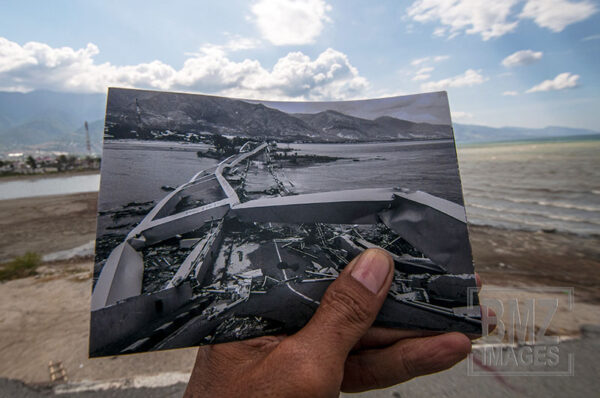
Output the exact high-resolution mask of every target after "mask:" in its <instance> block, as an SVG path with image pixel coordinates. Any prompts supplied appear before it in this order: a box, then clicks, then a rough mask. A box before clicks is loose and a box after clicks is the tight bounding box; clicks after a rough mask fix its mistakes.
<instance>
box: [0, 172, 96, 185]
mask: <svg viewBox="0 0 600 398" xmlns="http://www.w3.org/2000/svg"><path fill="white" fill-rule="evenodd" d="M94 174H100V169H93V170H68V171H53V172H50V173H41V174H16V175H15V174H11V175H0V183H3V182H9V181H22V180H41V179H45V178H61V177H75V176H86V175H94Z"/></svg>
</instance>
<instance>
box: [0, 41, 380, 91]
mask: <svg viewBox="0 0 600 398" xmlns="http://www.w3.org/2000/svg"><path fill="white" fill-rule="evenodd" d="M231 47H232V46H231V45H224V46H219V45H205V46H204V47H202V48H201V49H200V51H198V52H197V53H192V54H187V59H186V60H185V62H184V64H183V66H182V67H181V68H180V69H176V68H174V67H173V66H171V65H169V64H166V63H164V62H162V61H159V60H156V61H152V62H148V63H140V64H136V65H123V66H121V65H113V64H111V63H109V62H105V63H96V62H95V59H94V57H95V56H96V55H98V54H99V52H100V50H99V48H98V46H96V45H95V44H92V43H90V44H88V45H87V46H86V47H85V48H81V49H73V48H70V47H59V48H54V47H50V46H49V45H47V44H44V43H39V42H29V43H25V44H24V45H19V44H18V43H15V42H12V41H10V40H8V39H6V38H2V37H0V91H20V92H28V91H33V90H53V91H67V92H105V91H106V88H107V87H109V86H115V87H136V88H147V89H160V90H181V91H193V92H201V93H211V94H220V95H227V96H235V97H248V98H263V99H281V100H283V99H306V100H308V99H312V100H314V99H340V100H341V99H352V98H358V97H364V93H365V91H366V89H367V88H368V86H369V84H368V81H367V80H366V79H365V78H364V77H362V76H361V75H360V74H359V72H358V70H357V69H356V68H355V67H354V66H353V65H352V64H351V63H350V61H349V59H348V57H347V56H346V55H345V54H344V53H342V52H340V51H337V50H334V49H331V48H329V49H326V50H325V51H323V52H321V53H320V54H319V55H317V56H316V57H315V58H311V57H309V56H307V55H305V54H304V53H302V52H299V51H296V52H290V53H288V54H287V55H285V56H283V57H281V58H279V59H278V60H277V62H276V63H275V65H273V67H272V68H271V69H268V68H265V67H264V66H263V65H261V63H260V62H259V61H257V60H253V59H244V60H241V61H234V60H231V59H230V58H229V57H228V55H227V51H226V48H231Z"/></svg>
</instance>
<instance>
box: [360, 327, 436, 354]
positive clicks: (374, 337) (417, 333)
mask: <svg viewBox="0 0 600 398" xmlns="http://www.w3.org/2000/svg"><path fill="white" fill-rule="evenodd" d="M440 333H441V332H434V331H431V330H405V329H390V328H382V327H377V326H375V327H371V328H370V329H369V330H367V333H365V334H364V336H363V337H361V339H360V340H359V341H358V343H357V344H356V345H355V346H354V347H353V348H352V350H353V351H356V350H365V349H373V348H384V347H387V346H390V345H392V344H395V343H397V342H398V340H401V339H407V338H413V337H425V336H434V335H436V334H440Z"/></svg>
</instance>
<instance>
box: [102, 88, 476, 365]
mask: <svg viewBox="0 0 600 398" xmlns="http://www.w3.org/2000/svg"><path fill="white" fill-rule="evenodd" d="M368 248H380V249H382V250H385V251H387V252H388V253H389V254H390V255H391V256H392V258H393V260H394V267H395V270H394V278H393V282H392V288H391V289H390V292H389V294H388V297H387V300H386V302H385V304H384V306H383V308H382V310H381V311H380V313H379V315H378V318H377V320H376V322H375V324H376V325H379V326H385V327H394V328H410V329H426V330H438V331H460V332H464V333H470V334H479V333H480V332H481V314H480V311H479V306H478V299H477V295H476V294H473V289H472V288H474V287H475V286H476V283H475V276H474V271H473V260H472V254H471V246H470V243H469V237H468V230H467V224H466V215H465V209H464V202H463V194H462V187H461V180H460V174H459V169H458V162H457V156H456V149H455V142H454V136H453V129H452V122H451V119H450V110H449V105H448V98H447V95H446V93H445V92H433V93H427V94H418V95H410V96H400V97H391V98H383V99H372V100H358V101H341V102H273V101H257V100H243V99H234V98H226V97H216V96H207V95H194V94H181V93H171V92H158V91H144V90H134V89H120V88H110V89H109V94H108V99H107V108H106V119H105V128H104V142H103V158H102V166H101V180H100V194H99V202H98V224H97V239H96V252H95V260H94V275H93V281H94V282H93V292H92V303H91V335H90V356H92V357H96V356H109V355H111V356H112V355H118V354H127V353H136V352H145V351H154V350H164V349H172V348H180V347H189V346H197V345H204V344H216V343H222V342H228V341H235V340H242V339H248V338H252V337H257V336H263V335H268V334H281V333H288V334H290V333H293V332H295V331H297V330H299V329H300V328H301V327H302V326H303V325H304V324H306V322H308V320H309V319H310V317H311V315H312V314H313V313H314V312H315V310H316V309H317V308H318V306H319V303H320V299H321V297H322V295H323V293H324V291H325V290H326V289H327V287H328V286H329V284H330V283H331V282H332V281H333V280H335V278H336V277H337V276H338V275H339V273H340V272H341V270H343V269H344V267H345V266H346V264H348V262H349V261H350V260H352V258H354V257H355V256H357V255H358V254H360V253H361V252H362V251H363V250H365V249H368ZM469 288H471V289H469Z"/></svg>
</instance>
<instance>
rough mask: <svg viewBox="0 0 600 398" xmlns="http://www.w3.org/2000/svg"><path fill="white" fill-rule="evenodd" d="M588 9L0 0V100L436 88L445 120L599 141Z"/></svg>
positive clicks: (584, 5)
mask: <svg viewBox="0 0 600 398" xmlns="http://www.w3.org/2000/svg"><path fill="white" fill-rule="evenodd" d="M599 10H600V4H599V3H598V2H597V1H592V0H503V1H501V2H490V1H487V0H414V1H412V0H411V1H377V2H375V1H374V2H365V1H358V0H356V1H355V0H345V1H334V0H291V1H284V0H280V1H276V0H255V1H233V0H232V1H220V2H216V1H204V2H200V1H173V2H159V1H148V0H146V1H106V0H104V1H91V0H87V1H56V0H55V1H0V90H1V91H22V92H26V91H32V90H38V89H47V90H54V91H72V92H104V91H105V90H106V87H108V86H125V87H138V88H150V89H164V90H176V91H186V92H200V93H207V94H219V95H230V96H236V97H242V98H259V99H270V100H292V99H294V100H296V99H302V100H344V99H359V98H372V97H382V96H392V95H401V94H413V93H419V92H423V91H439V90H447V91H448V94H449V99H450V106H451V109H452V112H453V120H454V121H457V122H462V123H472V124H483V125H490V126H506V125H511V126H524V127H544V126H547V125H562V126H570V127H583V128H590V129H593V130H600V127H599V126H600V112H598V109H600V106H599V105H600V90H599V88H600V73H598V70H600V67H599V66H600V62H599V61H600V12H598V11H599Z"/></svg>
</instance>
